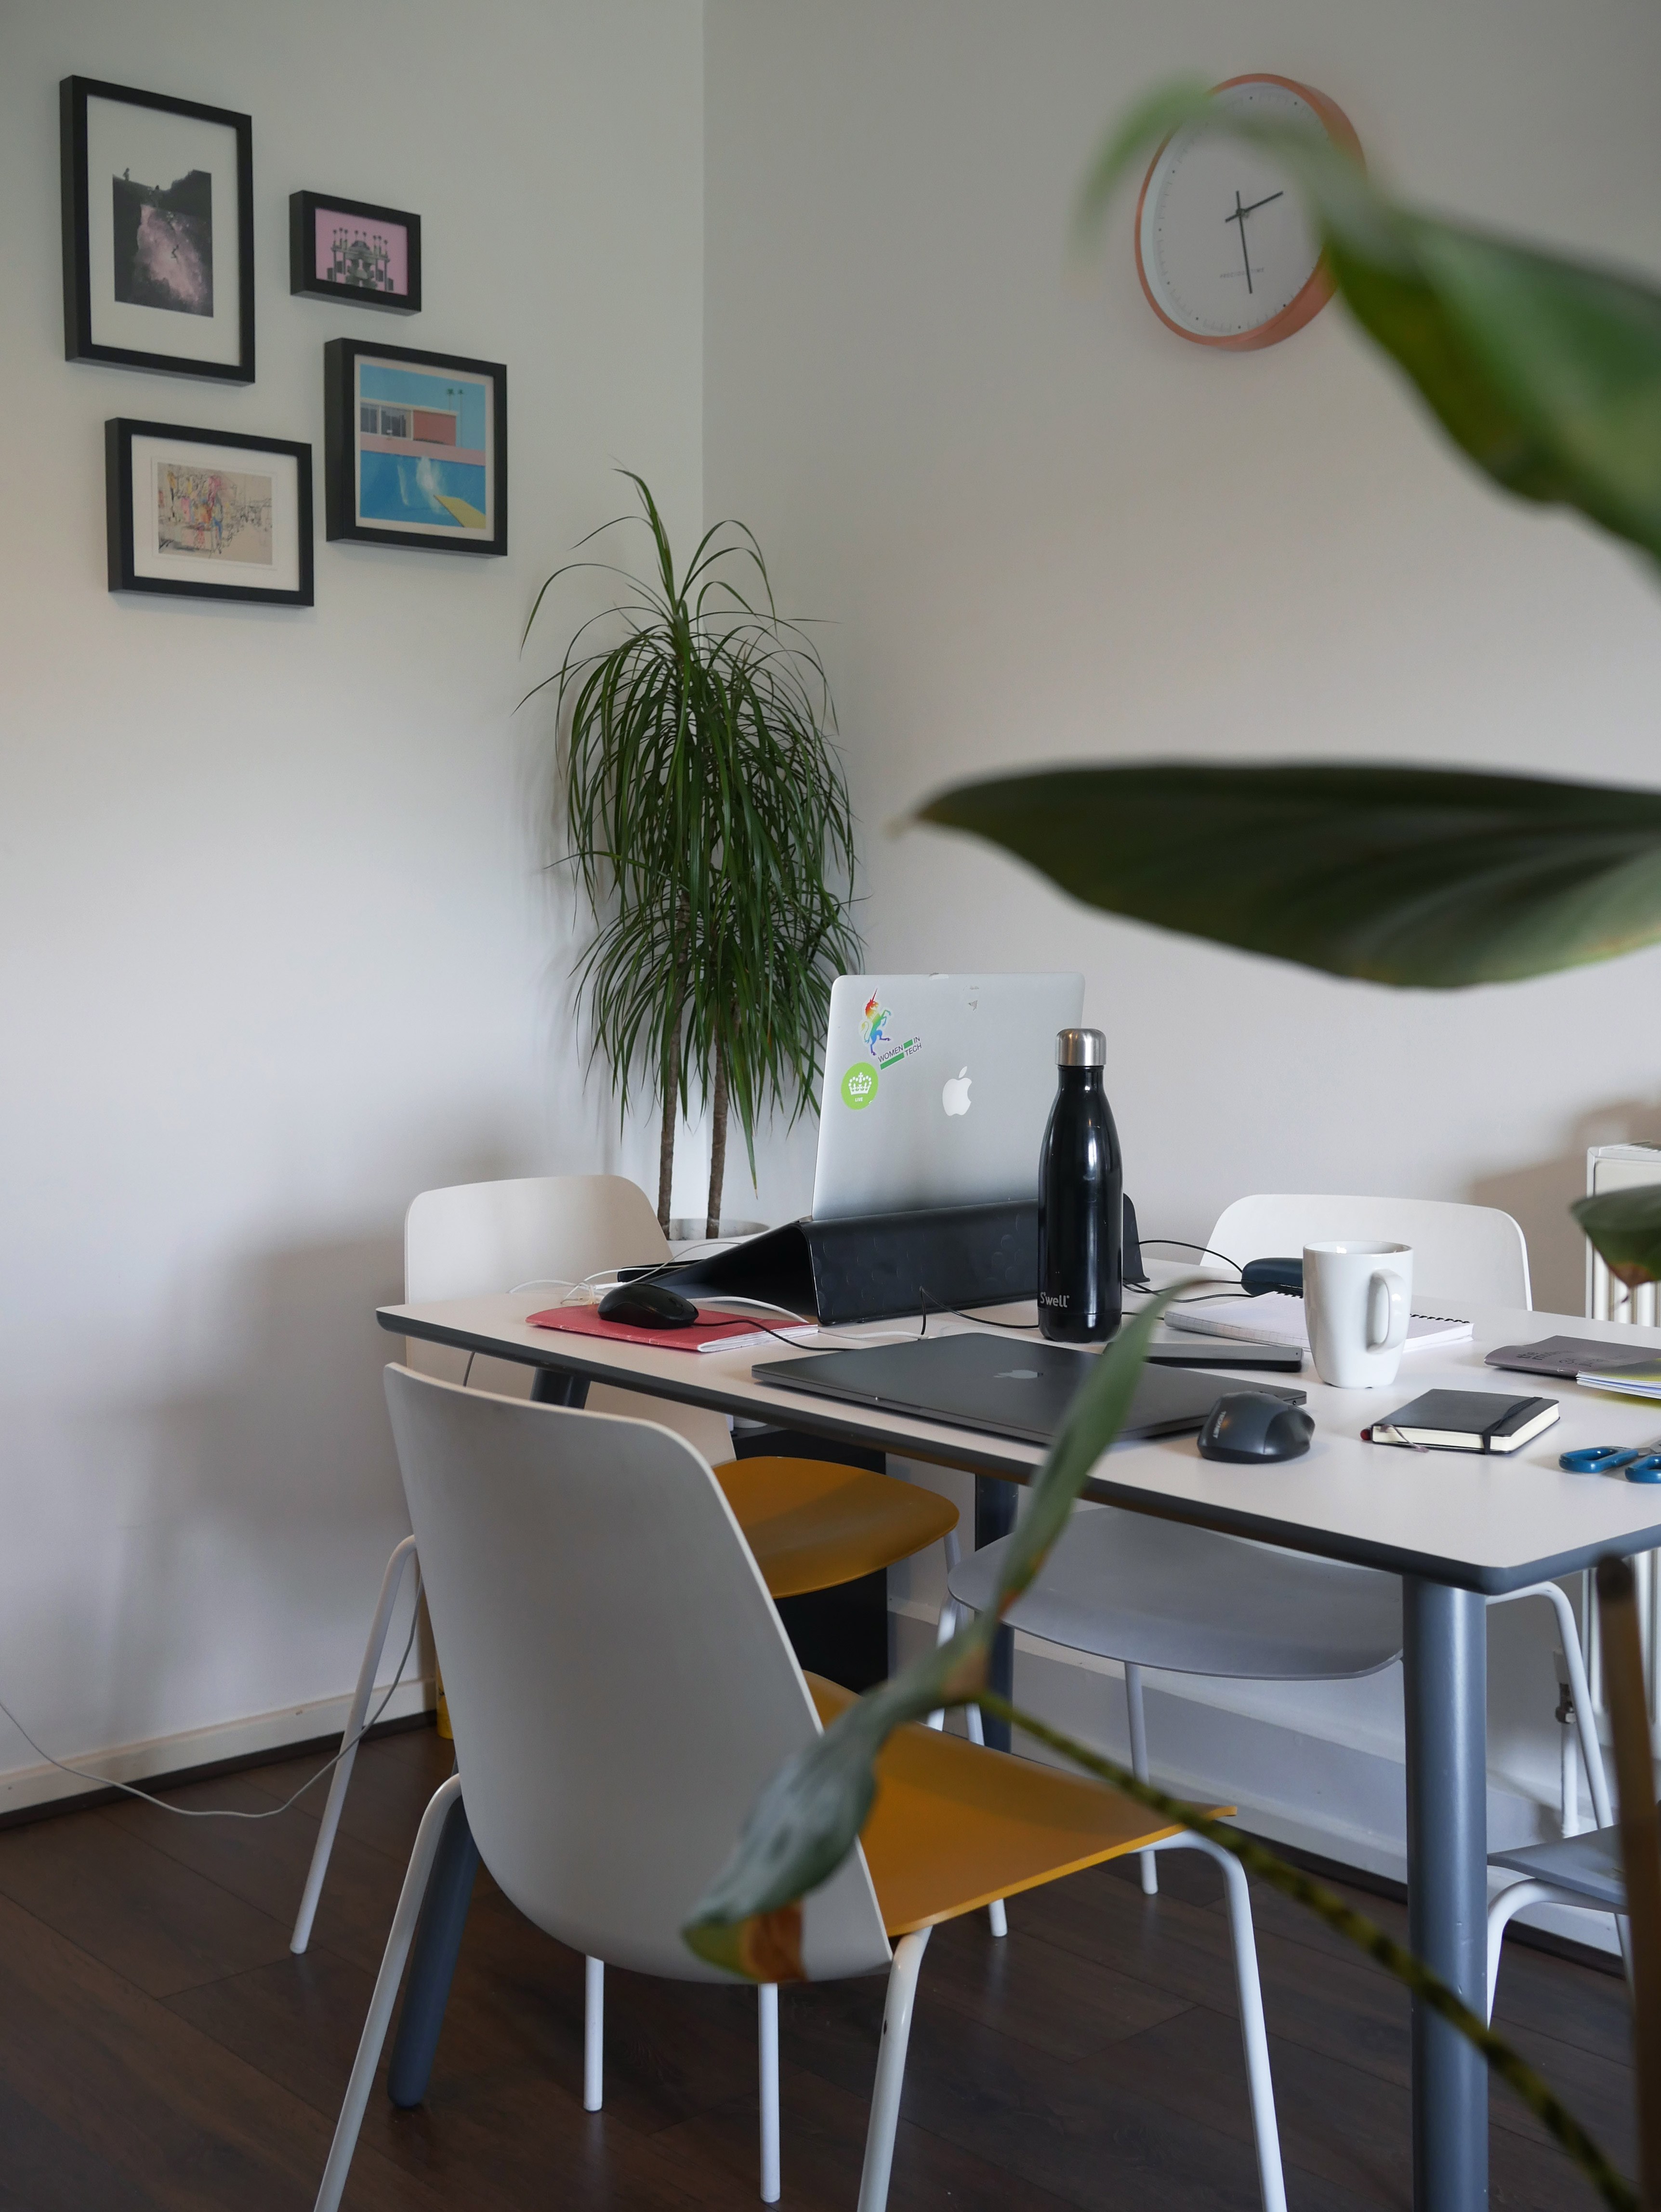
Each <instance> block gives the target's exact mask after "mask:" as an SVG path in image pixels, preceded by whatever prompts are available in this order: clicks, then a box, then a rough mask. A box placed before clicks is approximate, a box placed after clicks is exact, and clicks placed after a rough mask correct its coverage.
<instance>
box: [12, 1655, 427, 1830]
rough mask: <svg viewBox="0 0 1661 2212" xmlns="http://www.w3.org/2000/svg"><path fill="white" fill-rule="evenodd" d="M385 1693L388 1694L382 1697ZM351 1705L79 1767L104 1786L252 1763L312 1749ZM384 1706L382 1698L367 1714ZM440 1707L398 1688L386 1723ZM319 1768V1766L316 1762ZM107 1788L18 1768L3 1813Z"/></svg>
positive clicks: (135, 1748) (92, 1758)
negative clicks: (293, 1748) (227, 1762)
mask: <svg viewBox="0 0 1661 2212" xmlns="http://www.w3.org/2000/svg"><path fill="white" fill-rule="evenodd" d="M381 1694H382V1695H384V1694H385V1692H382V1693H381ZM351 1702H352V1698H351V1692H350V1690H348V1691H345V1692H342V1694H341V1695H340V1696H339V1697H336V1698H319V1699H316V1700H315V1701H314V1702H313V1704H310V1705H285V1706H283V1708H282V1710H281V1711H277V1712H274V1713H256V1714H253V1715H252V1717H249V1718H247V1719H246V1720H236V1721H222V1722H219V1723H216V1725H215V1726H213V1727H212V1728H204V1729H186V1730H185V1731H184V1733H183V1734H181V1735H160V1736H152V1737H151V1738H150V1739H149V1741H148V1742H144V1743H127V1744H117V1745H113V1746H111V1747H108V1748H107V1749H106V1750H103V1751H88V1752H82V1753H78V1754H77V1755H76V1757H75V1759H74V1760H73V1762H72V1763H73V1764H74V1765H76V1766H79V1767H84V1768H86V1769H87V1770H88V1773H89V1774H92V1775H99V1776H102V1777H103V1778H105V1782H136V1783H140V1784H143V1783H146V1782H149V1781H152V1780H154V1779H155V1777H156V1776H157V1775H161V1774H183V1773H188V1772H189V1771H191V1769H192V1768H193V1767H198V1766H211V1765H214V1764H215V1763H216V1761H217V1760H219V1759H247V1758H251V1757H255V1756H258V1755H259V1753H265V1752H270V1753H280V1752H282V1751H283V1750H285V1749H286V1748H287V1747H289V1745H291V1744H296V1743H309V1742H310V1741H313V1738H315V1737H317V1736H328V1735H339V1733H340V1731H341V1730H342V1729H344V1727H345V1725H346V1715H347V1713H348V1711H350V1706H351ZM379 1703H380V1699H379V1698H378V1697H377V1698H376V1699H374V1700H373V1701H372V1702H371V1705H370V1707H369V1710H370V1711H371V1712H374V1709H375V1706H376V1705H378V1704H379ZM433 1704H434V1696H433V1686H432V1683H431V1682H430V1680H408V1681H405V1682H401V1683H399V1686H398V1688H397V1689H396V1690H395V1691H394V1692H392V1696H391V1698H390V1699H387V1703H386V1711H385V1712H384V1713H383V1714H382V1715H381V1716H380V1717H381V1719H382V1720H388V1721H391V1720H403V1719H405V1718H406V1717H408V1716H409V1715H410V1714H411V1713H419V1712H428V1711H431V1710H432V1706H433ZM318 1763H319V1765H321V1764H322V1762H321V1760H320V1759H319V1762H318ZM103 1786H104V1783H100V1782H97V1781H91V1780H86V1779H82V1778H80V1777H78V1776H76V1775H73V1774H65V1773H64V1772H63V1771H62V1770H61V1769H60V1768H58V1767H56V1766H52V1765H47V1764H46V1763H45V1762H42V1763H41V1764H40V1765H36V1766H17V1767H13V1768H12V1769H11V1771H9V1773H6V1774H0V1814H3V1813H15V1812H21V1811H24V1810H26V1809H27V1808H29V1807H31V1806H35V1805H50V1804H54V1803H57V1802H60V1801H61V1802H64V1803H69V1802H72V1801H73V1800H74V1799H75V1798H76V1797H82V1796H88V1794H89V1793H90V1792H91V1791H93V1790H97V1789H100V1788H101V1787H103Z"/></svg>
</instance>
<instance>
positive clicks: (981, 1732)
mask: <svg viewBox="0 0 1661 2212" xmlns="http://www.w3.org/2000/svg"><path fill="white" fill-rule="evenodd" d="M946 1542H947V1543H948V1544H949V1545H950V1546H951V1547H952V1549H953V1550H954V1551H955V1550H956V1548H957V1542H958V1539H957V1535H956V1534H955V1532H954V1533H953V1534H952V1535H950V1536H948V1537H947V1538H946ZM948 1607H949V1608H950V1611H951V1614H952V1626H951V1627H950V1628H949V1629H948V1628H947V1626H946V1611H947V1608H948ZM963 1610H964V1608H962V1607H958V1605H956V1604H955V1603H953V1601H952V1600H951V1599H949V1598H948V1599H947V1601H946V1605H945V1606H943V1607H941V1608H940V1635H939V1638H938V1639H937V1641H938V1643H940V1644H945V1643H946V1642H947V1641H948V1640H949V1638H951V1637H953V1636H955V1635H956V1634H957V1632H958V1616H959V1613H961V1612H962V1611H963ZM945 1719H946V1715H945V1713H944V1712H938V1713H930V1715H929V1716H928V1725H929V1727H930V1728H939V1727H940V1726H941V1725H942V1724H943V1723H944V1722H945ZM963 1724H964V1732H965V1733H966V1734H967V1735H968V1737H969V1741H970V1743H977V1744H979V1745H980V1746H981V1747H982V1748H983V1749H984V1748H985V1745H986V1729H985V1728H984V1726H983V1723H982V1721H981V1709H980V1707H979V1706H978V1705H965V1706H964V1709H963ZM986 1917H987V1921H988V1923H989V1926H990V1928H991V1929H992V1933H993V1934H994V1935H995V1936H997V1937H999V1938H1000V1940H1001V1939H1002V1938H1003V1937H1004V1936H1007V1935H1008V1933H1009V1915H1008V1914H1007V1912H1006V1911H1004V1909H1003V1899H1002V1898H1001V1897H995V1898H994V1899H993V1900H992V1902H991V1904H990V1905H988V1906H987V1908H986Z"/></svg>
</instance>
